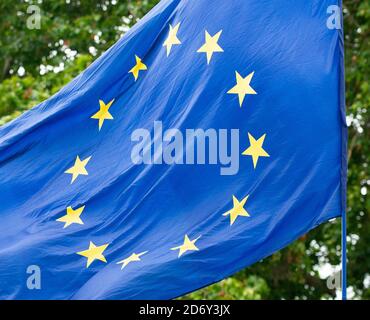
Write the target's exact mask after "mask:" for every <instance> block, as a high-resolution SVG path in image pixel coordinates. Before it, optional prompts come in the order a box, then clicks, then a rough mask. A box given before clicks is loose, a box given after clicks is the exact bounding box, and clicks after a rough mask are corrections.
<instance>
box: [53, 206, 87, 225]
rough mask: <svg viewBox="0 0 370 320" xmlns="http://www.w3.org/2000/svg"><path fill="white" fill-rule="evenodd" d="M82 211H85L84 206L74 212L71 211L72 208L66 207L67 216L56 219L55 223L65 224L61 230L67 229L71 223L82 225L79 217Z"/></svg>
mask: <svg viewBox="0 0 370 320" xmlns="http://www.w3.org/2000/svg"><path fill="white" fill-rule="evenodd" d="M84 209H85V206H82V207H79V208H77V209H75V210H73V209H72V207H68V208H67V214H66V215H64V216H63V217H61V218H59V219H57V221H60V222H65V225H64V227H63V229H64V228H67V227H68V226H70V225H71V224H72V223H77V224H84V223H83V221H82V220H81V218H80V215H81V214H82V211H84Z"/></svg>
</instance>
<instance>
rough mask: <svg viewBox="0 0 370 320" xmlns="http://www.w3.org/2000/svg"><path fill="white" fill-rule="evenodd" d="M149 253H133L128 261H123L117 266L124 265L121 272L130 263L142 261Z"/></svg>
mask: <svg viewBox="0 0 370 320" xmlns="http://www.w3.org/2000/svg"><path fill="white" fill-rule="evenodd" d="M147 252H148V251H144V252H141V253H133V254H132V255H131V256H129V257H128V258H126V259H123V260H121V261H119V262H117V264H120V263H122V267H121V270H122V269H123V268H124V267H126V266H127V265H128V264H129V263H130V262H134V261H141V259H140V257H141V256H142V255H144V254H146V253H147Z"/></svg>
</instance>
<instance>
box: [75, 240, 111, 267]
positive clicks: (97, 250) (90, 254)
mask: <svg viewBox="0 0 370 320" xmlns="http://www.w3.org/2000/svg"><path fill="white" fill-rule="evenodd" d="M108 246H109V243H107V244H103V245H102V246H96V245H95V244H94V243H93V242H92V241H90V245H89V249H87V250H84V251H80V252H77V254H79V255H80V256H83V257H86V258H87V263H86V268H88V267H89V266H90V264H92V263H93V262H94V260H96V259H97V260H100V261H103V262H107V260H106V259H105V257H104V256H103V252H104V250H105V249H107V247H108Z"/></svg>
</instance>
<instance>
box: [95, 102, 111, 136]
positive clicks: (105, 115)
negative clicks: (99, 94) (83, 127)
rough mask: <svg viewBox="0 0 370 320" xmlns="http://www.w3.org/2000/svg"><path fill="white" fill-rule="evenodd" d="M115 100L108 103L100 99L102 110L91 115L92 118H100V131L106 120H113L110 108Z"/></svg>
mask: <svg viewBox="0 0 370 320" xmlns="http://www.w3.org/2000/svg"><path fill="white" fill-rule="evenodd" d="M113 102H114V99H113V100H112V101H110V102H109V103H108V104H105V103H104V101H103V100H99V105H100V110H99V111H98V112H97V113H95V114H94V115H93V116H92V117H91V119H98V120H99V131H100V129H101V127H102V126H103V123H104V120H113V117H112V115H111V114H110V113H109V108H110V107H111V106H112V103H113Z"/></svg>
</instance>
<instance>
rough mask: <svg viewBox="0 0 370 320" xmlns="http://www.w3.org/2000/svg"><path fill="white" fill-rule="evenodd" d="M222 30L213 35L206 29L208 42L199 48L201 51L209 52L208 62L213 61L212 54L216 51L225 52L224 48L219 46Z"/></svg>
mask: <svg viewBox="0 0 370 320" xmlns="http://www.w3.org/2000/svg"><path fill="white" fill-rule="evenodd" d="M221 33H222V30H221V31H219V32H218V33H216V34H215V35H214V36H211V35H210V34H209V33H208V31H206V42H205V44H204V45H203V46H202V47H200V48H199V49H198V51H197V52H199V53H206V54H207V64H209V63H210V62H211V59H212V56H213V54H214V53H215V52H224V50H223V49H222V48H221V47H220V46H219V44H218V40H219V39H220V36H221Z"/></svg>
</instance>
